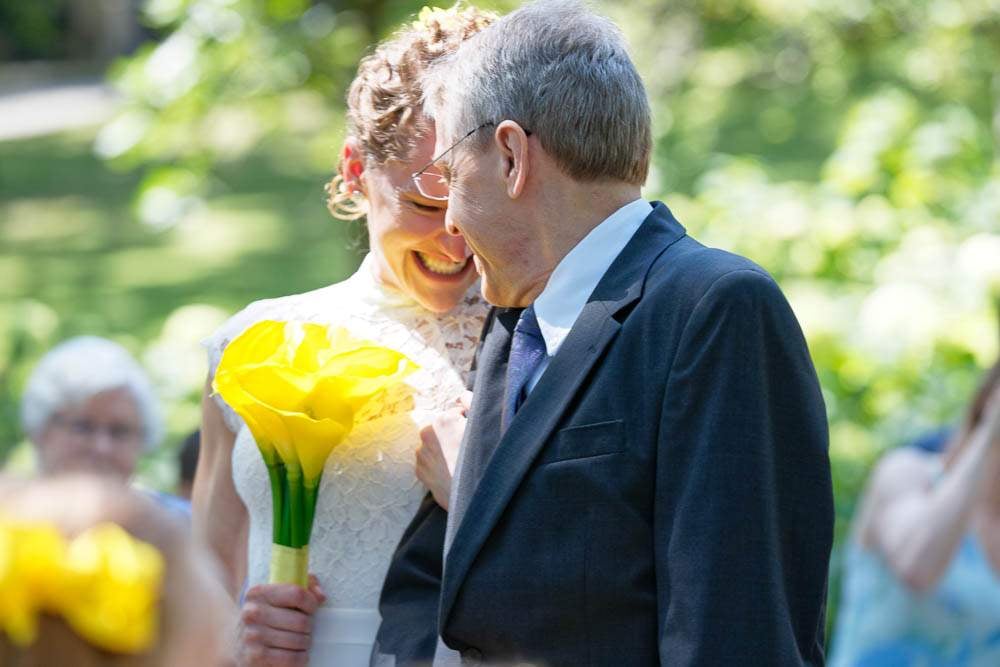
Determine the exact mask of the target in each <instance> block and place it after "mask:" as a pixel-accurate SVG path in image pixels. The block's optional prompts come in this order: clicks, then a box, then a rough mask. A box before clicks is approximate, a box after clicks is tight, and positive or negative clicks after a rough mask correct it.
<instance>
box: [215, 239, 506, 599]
mask: <svg viewBox="0 0 1000 667" xmlns="http://www.w3.org/2000/svg"><path fill="white" fill-rule="evenodd" d="M370 261H371V260H370V259H366V260H365V262H364V264H362V266H361V268H359V269H358V271H357V272H356V273H355V274H354V275H353V276H351V277H350V278H348V279H347V280H345V281H343V282H341V283H337V284H335V285H331V286H329V287H324V288H322V289H318V290H315V291H313V292H307V293H305V294H297V295H293V296H287V297H281V298H278V299H270V300H265V301H258V302H255V303H253V304H251V305H250V306H248V307H247V308H245V309H244V310H243V311H242V312H240V313H238V314H237V315H235V316H233V317H232V318H231V319H230V320H228V321H227V322H226V323H225V324H223V326H222V327H220V328H219V330H217V331H216V332H215V333H214V334H213V335H212V336H211V337H209V338H208V339H206V341H205V346H206V348H207V349H208V355H209V364H210V369H211V372H212V373H214V372H215V368H216V366H217V365H218V363H219V359H220V358H221V356H222V351H223V350H224V349H225V346H226V345H227V344H228V343H229V341H230V340H232V339H233V338H234V337H236V336H237V335H239V334H240V333H241V332H242V331H243V330H244V329H246V328H247V327H248V326H249V325H251V324H253V323H254V322H257V321H260V320H262V319H277V320H299V321H308V322H319V323H323V324H330V325H334V326H343V327H345V328H347V329H348V330H349V331H350V332H351V333H352V334H353V335H355V336H358V337H360V338H364V339H368V340H372V341H375V342H377V343H379V344H381V345H385V346H387V347H390V348H393V349H396V350H399V351H400V352H402V353H403V354H405V355H407V356H408V357H410V358H411V359H412V360H414V361H415V362H416V363H417V364H418V365H419V366H420V370H418V371H417V372H416V373H414V374H413V375H411V376H410V377H409V378H408V380H407V383H408V384H409V385H410V386H411V387H412V388H413V389H414V391H413V392H412V395H411V396H408V397H406V398H405V399H402V400H397V401H392V400H389V401H384V402H380V403H379V404H377V405H373V406H372V407H371V408H370V409H368V410H367V411H365V412H363V413H362V414H359V415H358V416H357V422H356V425H355V427H354V430H353V431H352V432H351V434H350V435H349V436H348V438H347V439H346V440H345V441H344V442H343V443H342V444H341V445H340V446H339V447H337V448H336V449H334V452H333V454H332V455H331V456H330V459H329V460H328V461H327V464H326V468H325V470H324V473H323V481H322V482H321V485H320V494H319V502H318V504H317V507H316V519H315V523H314V525H313V532H312V539H311V540H310V546H309V570H310V572H314V573H316V574H317V575H318V576H319V578H320V581H321V583H322V585H323V587H324V589H325V590H326V592H327V594H328V596H329V598H330V600H329V601H328V602H327V605H329V606H333V607H338V608H341V607H347V608H355V609H374V608H376V607H377V605H378V596H379V592H380V590H381V587H382V580H383V579H384V578H385V573H386V571H387V570H388V567H389V560H390V558H391V556H392V553H393V551H394V549H395V548H396V544H397V543H398V542H399V538H400V537H401V536H402V534H403V531H404V530H405V528H406V526H407V525H408V524H409V522H410V520H411V519H412V518H413V515H414V513H415V512H416V509H417V507H418V506H419V505H420V500H421V498H422V497H423V495H424V493H425V492H426V491H425V489H424V488H423V486H422V485H421V484H420V482H419V481H418V480H417V478H416V476H415V474H414V456H415V448H416V446H417V444H418V443H419V442H420V437H419V432H420V428H421V427H423V426H425V425H426V424H428V423H429V422H430V420H431V419H432V418H433V416H434V415H435V414H437V413H438V412H440V411H441V410H443V409H446V408H448V407H451V406H453V405H454V403H455V400H456V399H457V398H458V396H459V395H460V394H461V393H462V391H463V390H464V387H465V379H466V374H467V373H468V369H469V366H470V364H471V362H472V356H473V352H474V350H475V346H476V341H477V339H478V337H479V333H480V329H481V327H482V323H483V319H484V317H485V313H486V308H487V306H486V304H485V302H484V301H483V300H482V298H481V297H480V296H479V290H478V287H477V286H473V287H472V288H471V289H470V290H469V292H468V294H467V295H466V297H465V298H464V299H463V301H462V302H461V303H460V304H459V305H458V306H456V307H455V308H453V309H452V310H451V311H449V312H448V313H446V314H443V315H436V314H434V313H431V312H429V311H427V310H425V309H424V308H422V307H421V306H419V305H418V304H417V303H416V302H414V301H413V300H411V299H410V298H409V297H407V296H405V295H403V294H402V293H399V292H396V291H393V290H390V289H387V288H384V287H381V286H380V285H378V283H376V282H375V279H374V277H373V274H372V272H371V267H370ZM215 399H216V401H217V402H218V403H219V405H220V407H221V408H222V410H223V414H224V417H225V419H226V424H227V425H228V426H229V428H230V429H231V430H232V431H233V432H235V433H236V434H237V436H236V444H235V449H234V451H233V479H234V481H235V484H236V489H237V491H238V492H239V494H240V497H241V498H242V499H243V502H244V504H245V505H246V507H247V510H248V513H249V517H250V535H249V543H248V544H249V554H248V584H249V585H250V586H253V585H255V584H258V583H263V582H266V581H267V578H268V564H269V562H270V554H271V489H270V485H269V484H268V477H267V469H266V468H265V466H264V462H263V460H262V459H261V456H260V453H259V452H258V450H257V447H256V445H255V443H254V441H253V437H252V436H251V435H250V432H249V430H248V429H247V428H246V426H245V425H244V423H243V421H242V420H241V419H240V418H239V416H237V415H236V413H234V412H233V411H232V410H231V409H230V408H229V406H228V405H226V404H225V402H224V401H222V399H221V397H219V396H216V397H215Z"/></svg>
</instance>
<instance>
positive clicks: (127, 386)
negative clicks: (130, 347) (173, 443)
mask: <svg viewBox="0 0 1000 667" xmlns="http://www.w3.org/2000/svg"><path fill="white" fill-rule="evenodd" d="M21 423H22V425H23V427H24V431H25V433H27V435H28V437H29V438H30V440H31V442H32V444H34V446H35V450H36V452H37V455H38V469H39V471H40V472H41V474H42V475H46V476H48V475H55V474H60V473H72V472H88V473H96V474H100V475H107V476H111V477H117V478H120V479H121V480H122V481H126V480H128V479H129V478H131V477H132V474H133V473H134V472H135V468H136V464H137V462H138V460H139V456H140V455H141V454H142V452H143V450H144V449H146V450H149V449H152V448H154V447H155V446H156V445H157V443H158V442H159V441H160V438H161V436H162V433H163V424H162V418H161V415H160V409H159V405H158V403H157V400H156V396H155V394H154V393H153V389H152V387H151V385H150V382H149V379H148V378H147V377H146V374H145V372H143V370H142V368H141V367H140V366H139V364H138V363H137V362H136V361H135V359H133V358H132V356H131V355H130V354H129V353H128V352H127V351H126V350H125V348H123V347H122V346H121V345H118V344H117V343H114V342H112V341H110V340H106V339H103V338H97V337H95V336H83V337H79V338H73V339H70V340H68V341H65V342H63V343H61V344H59V345H57V346H56V347H55V348H53V349H52V350H50V351H49V352H48V353H47V354H46V355H45V356H44V357H42V360H41V361H40V362H39V363H38V366H36V367H35V370H34V371H33V372H32V374H31V376H30V378H29V379H28V384H27V387H26V389H25V392H24V395H23V397H22V399H21Z"/></svg>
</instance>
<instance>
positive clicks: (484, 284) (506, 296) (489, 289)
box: [479, 275, 518, 308]
mask: <svg viewBox="0 0 1000 667" xmlns="http://www.w3.org/2000/svg"><path fill="white" fill-rule="evenodd" d="M479 289H480V291H481V292H482V293H483V298H484V299H486V302H487V303H489V304H490V305H491V306H496V307H497V308H515V307H517V305H518V304H517V299H516V298H514V294H513V293H512V292H510V291H504V290H498V289H495V288H494V283H492V282H490V280H489V279H488V278H487V277H486V276H485V275H484V276H483V278H482V281H481V282H480V284H479Z"/></svg>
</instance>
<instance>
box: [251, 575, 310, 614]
mask: <svg viewBox="0 0 1000 667" xmlns="http://www.w3.org/2000/svg"><path fill="white" fill-rule="evenodd" d="M318 583H319V582H318V581H317V584H318ZM246 599H247V600H248V601H253V602H260V603H263V604H265V605H267V606H272V607H279V608H284V609H297V610H299V611H301V612H303V613H305V614H309V615H312V614H314V613H316V610H317V609H319V606H320V604H322V603H321V602H320V599H319V597H318V596H317V595H316V594H315V593H313V592H312V591H311V590H307V589H305V588H301V587H299V586H296V585H295V584H261V585H259V586H254V587H253V588H251V589H250V590H249V591H247V595H246Z"/></svg>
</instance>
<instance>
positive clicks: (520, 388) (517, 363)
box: [501, 306, 546, 432]
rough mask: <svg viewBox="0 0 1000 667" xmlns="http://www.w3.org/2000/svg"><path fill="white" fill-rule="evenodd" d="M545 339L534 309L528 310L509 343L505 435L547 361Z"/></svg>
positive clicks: (528, 308) (502, 425) (523, 313)
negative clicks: (531, 383) (532, 377)
mask: <svg viewBox="0 0 1000 667" xmlns="http://www.w3.org/2000/svg"><path fill="white" fill-rule="evenodd" d="M545 354H546V351H545V339H544V338H543V337H542V330H541V329H539V328H538V318H536V317H535V307H534V306H528V307H527V308H525V309H524V311H522V312H521V317H520V318H519V319H518V320H517V326H515V327H514V336H513V337H512V338H511V341H510V356H509V357H508V360H507V387H506V389H505V390H504V399H503V407H504V410H503V417H502V419H501V428H502V429H503V431H504V432H506V431H507V427H509V426H510V422H511V420H512V419H513V418H514V414H515V413H516V412H517V410H518V408H520V407H521V404H522V403H524V399H525V398H526V397H527V395H528V392H527V388H528V382H529V381H530V380H531V376H532V375H534V374H535V371H536V370H537V369H538V364H540V363H542V360H543V359H545Z"/></svg>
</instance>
